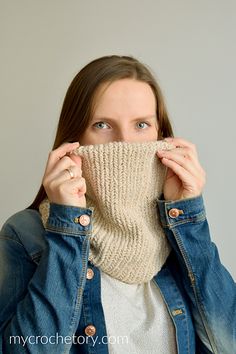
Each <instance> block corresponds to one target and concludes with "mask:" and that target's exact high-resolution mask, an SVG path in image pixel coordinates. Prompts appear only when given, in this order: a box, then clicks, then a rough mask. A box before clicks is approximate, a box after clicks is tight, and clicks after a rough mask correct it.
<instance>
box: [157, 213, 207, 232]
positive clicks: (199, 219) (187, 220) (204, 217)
mask: <svg viewBox="0 0 236 354" xmlns="http://www.w3.org/2000/svg"><path fill="white" fill-rule="evenodd" d="M205 220H206V216H205V215H204V216H202V217H201V216H200V217H197V218H188V219H184V220H180V221H176V222H175V223H173V224H170V223H168V224H167V223H165V222H162V226H163V227H167V228H168V229H172V228H174V227H176V226H180V225H185V224H190V223H194V224H197V223H200V222H203V221H205Z"/></svg>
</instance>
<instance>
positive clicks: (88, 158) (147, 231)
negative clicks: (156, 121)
mask: <svg viewBox="0 0 236 354" xmlns="http://www.w3.org/2000/svg"><path fill="white" fill-rule="evenodd" d="M162 149H171V145H169V144H168V143H167V142H165V141H155V142H145V143H127V142H112V143H107V144H98V145H87V146H80V147H79V148H78V149H77V150H76V151H75V153H76V154H78V155H80V156H81V157H82V171H83V177H84V178H85V180H86V186H87V192H86V201H87V207H92V208H93V209H94V214H93V221H92V224H93V232H92V236H91V238H90V253H89V260H90V261H91V262H92V263H93V264H94V265H95V266H97V267H99V268H100V269H101V270H102V271H103V272H105V273H107V274H109V275H110V276H112V277H114V278H116V279H119V280H121V281H123V282H126V283H138V284H139V283H143V282H147V281H149V280H151V279H152V278H153V276H154V275H155V274H157V272H158V271H159V270H160V269H161V267H162V265H163V264H164V262H165V260H166V258H167V256H168V255H169V252H170V246H169V244H168V241H167V239H166V237H165V235H164V232H163V229H162V227H161V224H160V220H159V217H158V212H157V198H158V197H159V196H160V194H161V193H162V189H163V183H164V178H165V174H166V168H165V167H164V166H163V165H162V164H161V162H160V160H159V159H158V158H157V155H156V152H157V150H162ZM48 204H49V203H48ZM43 210H44V208H41V213H42V214H43V215H42V216H43V219H45V211H43ZM47 215H48V210H47ZM44 221H45V220H44Z"/></svg>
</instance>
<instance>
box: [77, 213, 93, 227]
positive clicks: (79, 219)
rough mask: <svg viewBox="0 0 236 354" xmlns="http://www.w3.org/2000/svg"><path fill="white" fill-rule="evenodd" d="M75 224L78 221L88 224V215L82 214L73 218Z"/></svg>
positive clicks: (81, 223) (84, 224) (83, 224)
mask: <svg viewBox="0 0 236 354" xmlns="http://www.w3.org/2000/svg"><path fill="white" fill-rule="evenodd" d="M74 222H75V223H76V224H78V223H80V225H82V226H88V225H89V223H90V217H89V216H88V215H87V214H83V215H81V216H80V217H77V218H74Z"/></svg>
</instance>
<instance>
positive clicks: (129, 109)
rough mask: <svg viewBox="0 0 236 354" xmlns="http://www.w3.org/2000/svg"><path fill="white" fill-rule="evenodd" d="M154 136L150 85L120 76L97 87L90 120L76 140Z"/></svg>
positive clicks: (127, 139)
mask: <svg viewBox="0 0 236 354" xmlns="http://www.w3.org/2000/svg"><path fill="white" fill-rule="evenodd" d="M106 86H107V87H106ZM157 137H158V126H157V117H156V99H155V96H154V93H153V91H152V89H151V87H150V86H149V85H148V84H146V83H145V82H142V81H138V80H134V79H121V80H117V81H115V82H113V83H111V84H109V85H107V84H103V85H102V86H101V88H100V89H99V90H98V94H97V95H96V101H95V110H94V114H93V117H92V121H91V122H90V123H89V126H88V127H87V129H86V130H85V132H84V134H83V135H82V136H81V138H80V139H79V142H80V144H81V145H90V144H91V145H93V144H104V143H109V142H112V141H125V142H147V141H155V140H157Z"/></svg>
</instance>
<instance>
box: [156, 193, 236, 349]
mask: <svg viewBox="0 0 236 354" xmlns="http://www.w3.org/2000/svg"><path fill="white" fill-rule="evenodd" d="M158 208H159V213H160V218H161V223H162V225H163V227H164V230H165V234H166V236H167V238H168V240H169V242H170V244H171V246H172V248H173V249H174V251H175V253H176V256H177V258H178V261H179V264H180V271H181V277H182V283H183V285H184V287H185V291H186V293H187V296H188V298H189V302H190V306H191V310H192V314H193V318H194V325H195V329H196V332H197V334H198V337H199V338H200V340H201V341H202V343H203V344H204V345H205V346H206V347H207V348H208V349H209V350H210V351H211V352H212V353H217V354H232V353H236V284H235V282H234V280H233V279H232V277H231V275H230V274H229V272H228V271H227V270H226V269H225V267H224V266H223V265H222V264H221V261H220V258H219V254H218V251H217V247H216V245H215V244H214V243H213V242H212V241H211V238H210V233H209V226H208V222H207V219H206V213H205V208H204V204H203V198H202V196H199V197H196V198H189V199H185V200H179V201H164V200H158Z"/></svg>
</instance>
